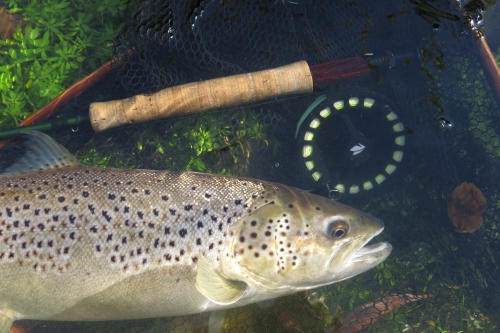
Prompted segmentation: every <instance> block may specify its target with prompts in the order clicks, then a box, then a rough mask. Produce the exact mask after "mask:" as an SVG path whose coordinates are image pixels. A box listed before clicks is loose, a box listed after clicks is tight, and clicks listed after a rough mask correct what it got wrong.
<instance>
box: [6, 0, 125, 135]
mask: <svg viewBox="0 0 500 333" xmlns="http://www.w3.org/2000/svg"><path fill="white" fill-rule="evenodd" d="M0 6H3V7H4V8H2V9H0V10H2V11H3V13H4V14H6V13H7V12H6V11H7V10H8V11H9V14H10V16H9V17H11V16H12V15H16V20H19V21H18V24H16V25H15V27H14V28H15V30H13V27H12V24H9V25H8V26H7V25H5V26H4V25H2V26H0V28H5V29H8V31H7V30H4V34H5V36H6V37H8V39H4V40H2V39H0V126H2V127H12V126H14V125H16V124H17V123H19V122H20V121H21V120H23V119H24V118H25V117H26V116H27V115H29V114H30V113H31V112H33V111H34V110H36V109H38V108H39V107H41V106H43V105H44V104H46V103H47V102H49V101H51V100H52V99H53V98H54V97H56V96H57V95H59V94H60V93H61V92H63V91H64V89H65V88H67V87H68V86H69V85H71V84H72V83H73V82H75V81H76V80H78V79H79V78H81V77H83V76H84V75H86V74H88V73H90V72H92V71H93V70H95V69H96V68H97V67H99V66H100V65H101V64H102V63H104V62H106V61H108V60H110V59H111V57H112V54H113V48H112V46H113V40H114V39H115V37H116V35H117V34H118V31H119V28H120V26H121V23H123V22H124V20H126V18H128V16H129V15H130V13H129V11H128V9H129V1H127V0H103V1H96V0H90V1H69V0H57V1H56V0H42V1H37V0H7V1H4V2H3V3H2V2H0ZM3 17H4V18H5V17H6V16H5V15H4V16H3ZM21 19H22V21H21ZM10 21H11V22H12V20H10ZM2 22H4V21H2ZM7 32H8V33H7ZM0 35H2V32H0Z"/></svg>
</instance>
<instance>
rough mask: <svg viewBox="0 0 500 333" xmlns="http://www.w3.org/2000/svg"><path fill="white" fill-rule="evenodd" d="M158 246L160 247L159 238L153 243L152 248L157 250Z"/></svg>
mask: <svg viewBox="0 0 500 333" xmlns="http://www.w3.org/2000/svg"><path fill="white" fill-rule="evenodd" d="M158 245H160V239H159V238H156V239H155V243H154V245H153V246H154V247H155V248H157V247H158Z"/></svg>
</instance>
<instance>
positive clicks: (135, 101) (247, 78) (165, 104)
mask: <svg viewBox="0 0 500 333" xmlns="http://www.w3.org/2000/svg"><path fill="white" fill-rule="evenodd" d="M389 54H390V55H391V57H388V56H380V57H370V59H369V61H367V60H366V59H365V58H364V57H353V58H347V59H341V60H334V61H331V62H326V63H322V64H318V65H312V66H309V65H308V64H307V63H306V62H305V61H299V62H296V63H293V64H290V65H286V66H282V67H278V68H273V69H268V70H263V71H259V72H253V73H246V74H238V75H233V76H228V77H222V78H217V79H212V80H207V81H200V82H193V83H188V84H183V85H180V86H175V87H170V88H166V89H163V90H161V91H159V92H156V93H154V94H142V95H136V96H133V97H129V98H126V99H122V100H115V101H108V102H97V103H92V104H90V112H89V115H88V116H78V117H76V118H68V119H64V118H57V119H56V120H55V122H54V121H51V122H47V123H42V124H36V123H37V122H39V120H42V119H43V118H45V117H46V116H43V117H42V116H36V114H37V113H38V111H37V112H35V114H33V115H32V116H30V117H28V118H27V119H32V120H33V121H30V122H27V121H23V122H22V123H21V124H20V125H21V126H20V127H17V128H14V129H10V130H8V131H4V132H0V140H5V139H9V138H15V137H19V136H20V135H21V134H22V133H23V132H25V131H30V130H37V131H50V130H58V129H62V128H67V127H75V126H78V125H81V124H85V123H87V124H88V123H89V122H90V124H91V125H92V128H93V130H94V131H95V132H101V131H104V130H106V129H111V128H115V127H118V126H123V125H127V124H134V123H142V122H146V121H151V120H155V119H161V118H166V117H174V116H182V115H188V114H196V113H200V112H204V111H208V110H211V109H216V108H222V107H229V106H236V105H243V104H247V103H252V102H257V101H261V100H265V99H270V98H273V97H278V96H283V95H288V94H298V93H309V92H312V91H313V85H314V84H317V83H322V82H329V81H336V80H341V79H345V78H349V77H353V76H360V75H363V74H366V73H368V72H370V71H371V70H372V68H376V67H378V66H379V65H384V64H386V63H390V62H391V61H394V58H407V57H409V58H413V57H414V54H403V55H392V53H390V52H389ZM389 58H390V59H389ZM110 67H111V66H110V64H105V65H103V66H102V69H100V71H99V73H98V75H97V74H94V75H92V74H91V75H89V76H88V77H87V78H86V79H82V80H80V81H78V83H77V84H74V85H73V86H72V87H70V89H69V90H70V93H67V94H66V92H65V93H63V94H61V96H63V97H66V96H73V97H74V96H76V95H77V94H79V93H81V92H82V90H84V89H85V88H82V87H88V86H89V85H91V84H92V83H93V82H95V81H96V78H97V77H99V78H100V77H102V76H104V75H107V73H108V72H109V70H110ZM102 73H105V74H102ZM88 81H90V83H87V82H88ZM66 100H67V98H65V100H64V102H66ZM53 104H54V105H55V104H57V105H61V104H64V103H63V102H61V101H58V99H56V102H54V101H52V102H50V103H49V104H47V106H46V107H42V108H41V109H40V110H46V109H49V111H52V110H53V109H54V108H55V106H54V105H53ZM48 106H50V108H48ZM43 113H44V114H45V113H46V112H45V111H44V112H43ZM26 125H28V126H26ZM1 147H2V143H1V142H0V148H1Z"/></svg>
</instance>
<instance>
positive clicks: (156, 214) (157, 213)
mask: <svg viewBox="0 0 500 333" xmlns="http://www.w3.org/2000/svg"><path fill="white" fill-rule="evenodd" d="M153 214H155V216H158V215H159V214H160V212H159V211H157V210H156V208H155V209H153Z"/></svg>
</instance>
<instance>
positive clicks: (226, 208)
mask: <svg viewBox="0 0 500 333" xmlns="http://www.w3.org/2000/svg"><path fill="white" fill-rule="evenodd" d="M227 210H228V207H227V205H224V213H227Z"/></svg>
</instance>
